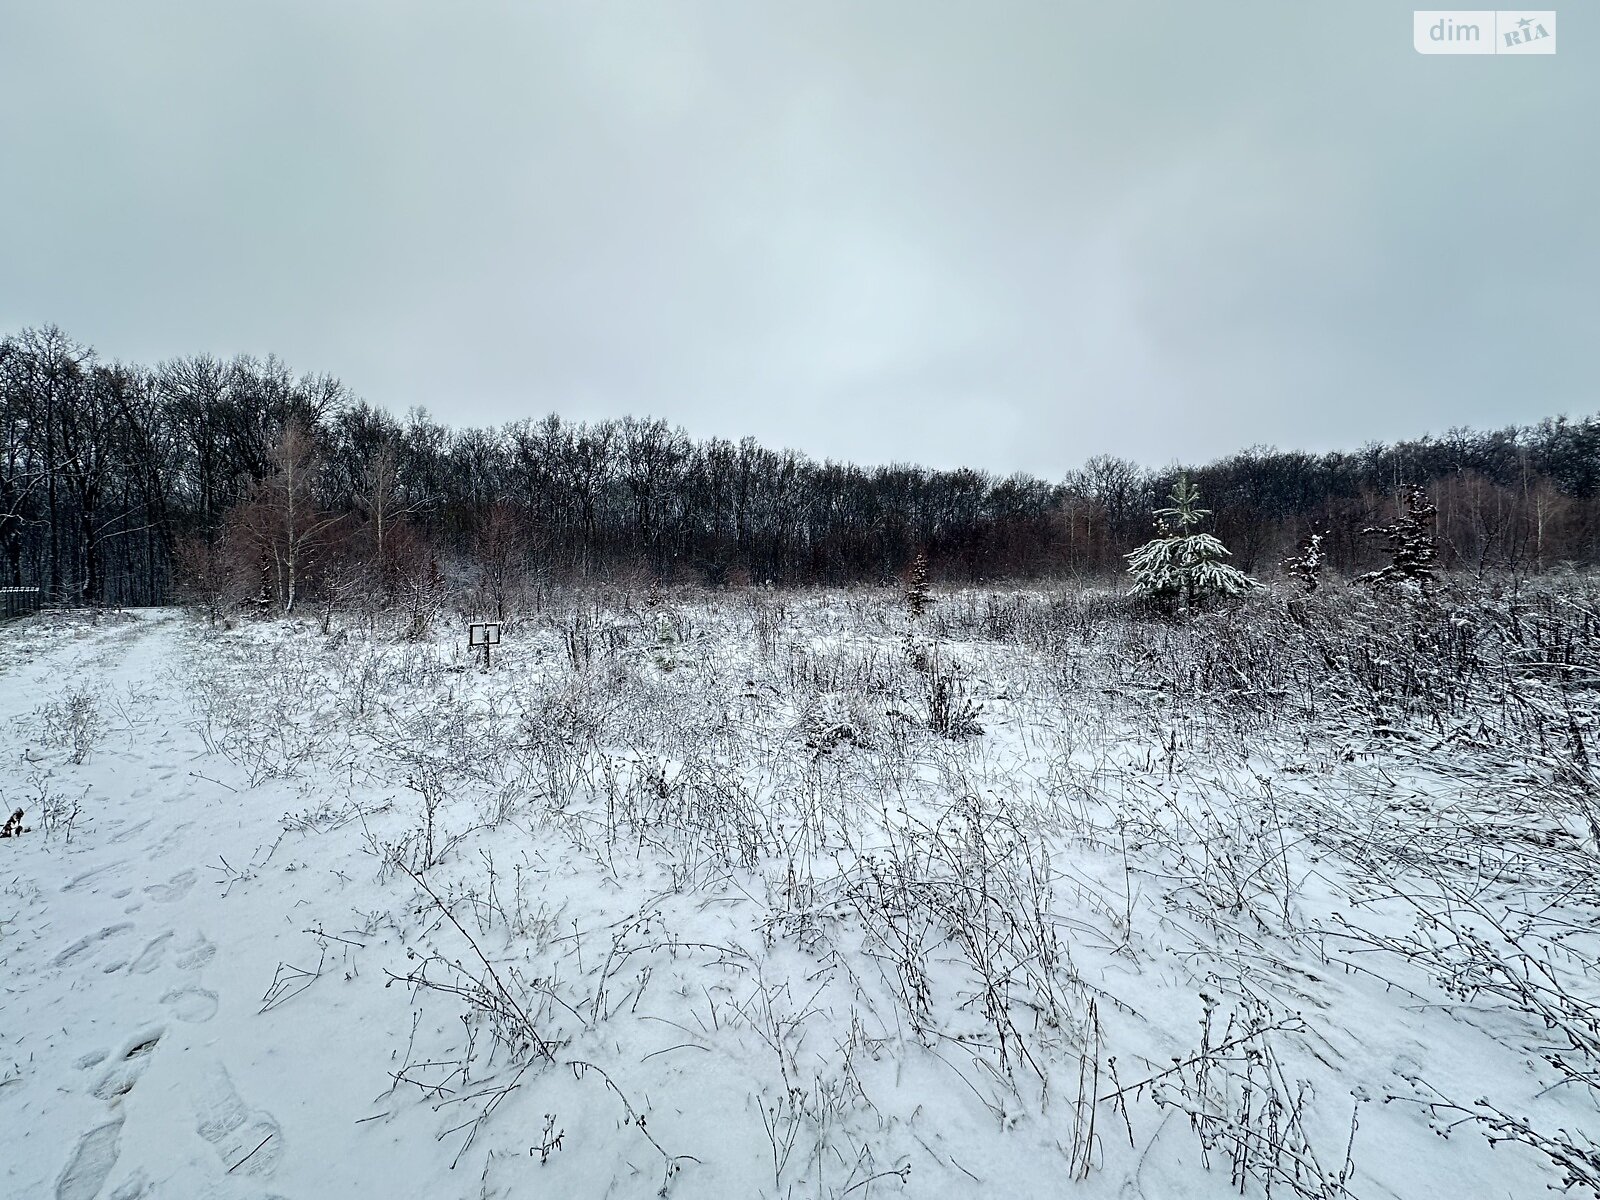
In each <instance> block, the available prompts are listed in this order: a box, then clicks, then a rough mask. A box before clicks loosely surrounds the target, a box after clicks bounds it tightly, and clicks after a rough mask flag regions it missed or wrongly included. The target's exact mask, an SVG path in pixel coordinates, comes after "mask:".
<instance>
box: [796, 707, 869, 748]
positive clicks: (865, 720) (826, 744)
mask: <svg viewBox="0 0 1600 1200" xmlns="http://www.w3.org/2000/svg"><path fill="white" fill-rule="evenodd" d="M871 724H872V714H871V713H869V712H868V711H867V710H866V706H865V705H864V704H862V703H861V702H860V699H859V698H858V697H854V696H851V695H848V694H845V693H842V692H821V693H818V694H817V695H816V696H814V697H813V698H812V700H811V702H810V703H809V704H807V705H806V706H805V709H804V710H803V711H802V713H801V715H800V727H801V730H802V732H803V733H804V736H805V744H806V747H807V749H810V750H814V751H816V753H817V754H819V755H821V754H826V753H828V751H830V750H832V749H834V748H835V747H836V746H841V745H850V746H867V745H870V744H871V736H870V734H869V730H870V728H871Z"/></svg>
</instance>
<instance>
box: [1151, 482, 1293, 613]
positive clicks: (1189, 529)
mask: <svg viewBox="0 0 1600 1200" xmlns="http://www.w3.org/2000/svg"><path fill="white" fill-rule="evenodd" d="M1210 515H1211V510H1210V509H1208V508H1201V507H1200V492H1199V490H1198V489H1196V488H1195V486H1194V485H1193V484H1192V483H1190V482H1189V477H1188V476H1187V475H1184V476H1180V477H1179V479H1178V482H1177V485H1176V486H1175V487H1174V488H1173V489H1172V494H1171V495H1169V496H1168V497H1167V506H1166V507H1165V508H1158V509H1156V511H1155V518H1156V536H1155V537H1154V538H1152V539H1150V541H1148V542H1146V543H1145V544H1144V545H1142V546H1140V547H1139V548H1138V549H1137V550H1135V551H1134V552H1133V553H1131V554H1129V555H1128V556H1127V558H1128V570H1129V571H1130V572H1131V573H1132V575H1133V594H1134V595H1135V596H1143V597H1147V598H1149V599H1153V600H1158V601H1160V602H1162V603H1166V604H1172V603H1175V604H1176V605H1177V606H1178V608H1179V610H1180V611H1184V612H1187V611H1188V610H1189V609H1191V608H1193V607H1194V606H1195V605H1197V604H1199V603H1202V602H1204V601H1206V600H1208V599H1211V598H1212V597H1216V596H1238V595H1242V594H1243V593H1245V592H1248V591H1250V590H1252V589H1253V588H1258V587H1260V586H1261V585H1260V584H1258V583H1257V582H1256V581H1255V580H1254V579H1251V578H1250V576H1248V575H1246V574H1245V573H1244V572H1243V571H1241V570H1239V568H1238V567H1234V566H1230V565H1228V564H1227V563H1225V562H1223V561H1222V560H1223V559H1225V558H1227V557H1228V548H1227V547H1226V546H1224V545H1223V544H1222V543H1221V542H1220V541H1218V540H1217V539H1216V538H1215V537H1213V536H1212V535H1211V534H1209V533H1196V532H1194V527H1195V526H1196V525H1198V524H1200V522H1201V521H1203V520H1205V518H1207V517H1209V516H1210Z"/></svg>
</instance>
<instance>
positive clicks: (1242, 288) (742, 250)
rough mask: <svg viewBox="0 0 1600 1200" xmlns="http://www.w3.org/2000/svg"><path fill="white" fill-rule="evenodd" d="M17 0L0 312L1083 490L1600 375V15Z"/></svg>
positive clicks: (142, 353) (1380, 9)
mask: <svg viewBox="0 0 1600 1200" xmlns="http://www.w3.org/2000/svg"><path fill="white" fill-rule="evenodd" d="M1558 11H1559V20H1560V25H1559V31H1558V36H1559V39H1560V50H1559V53H1558V54H1556V55H1555V56H1554V57H1539V58H1507V57H1423V56H1419V55H1417V54H1416V53H1415V52H1414V51H1413V49H1412V43H1411V7H1410V6H1405V7H1402V5H1400V4H1398V3H1391V2H1388V0H1325V2H1323V3H1307V2H1306V0H1270V2H1269V0H1229V2H1227V3H1215V4H1211V3H1205V2H1204V0H1107V2H1105V3H1097V4H1083V3H1077V2H1076V0H1070V2H1069V0H1053V2H1049V3H1036V4H1024V3H998V4H997V3H992V2H986V3H978V2H976V0H973V2H971V3H961V4H957V3H946V2H941V0H903V2H902V0H896V2H893V3H889V2H874V0H843V2H838V3H832V2H821V3H819V2H817V0H805V2H798V0H789V2H786V3H781V4H780V3H777V2H775V0H718V2H701V0H630V2H628V3H609V2H599V3H596V2H594V0H583V2H581V3H580V0H565V2H561V3H543V2H537V3H535V2H527V3H511V2H509V0H506V2H501V3H488V2H480V0H454V2H451V3H444V2H442V0H433V2H431V3H420V2H413V0H370V2H364V3H357V2H353V0H307V2H303V3H282V2H278V0H251V2H249V3H234V2H232V0H204V2H194V3H185V4H179V3H167V2H160V0H108V2H106V3H98V4H89V3H79V2H77V0H26V2H20V0H0V328H3V329H6V330H15V329H16V328H19V327H20V326H22V325H26V324H42V323H47V322H55V323H57V324H60V325H62V326H63V327H65V328H66V329H67V330H68V331H69V332H70V333H72V334H73V335H74V336H76V337H78V338H80V339H82V340H84V341H87V342H89V343H91V344H93V345H94V346H95V347H96V348H97V349H98V350H99V351H100V352H101V354H102V355H104V356H107V357H122V358H130V359H135V360H138V361H142V362H154V361H156V360H158V359H161V358H165V357H169V356H173V355H177V354H184V353H190V352H197V351H208V352H212V353H216V354H222V355H231V354H233V353H236V352H240V351H245V352H252V353H257V354H265V353H267V352H269V351H270V352H276V353H278V354H279V355H281V356H282V357H284V358H285V359H287V360H288V362H289V363H290V365H291V366H293V367H294V368H296V369H297V370H319V371H320V370H326V371H331V372H333V373H335V374H337V375H339V376H341V377H342V378H343V379H344V380H345V381H346V382H347V383H348V384H349V385H350V386H351V387H352V388H354V389H355V390H356V391H357V392H358V393H359V394H361V395H363V396H365V397H366V398H367V399H369V400H372V401H374V402H377V403H381V404H383V405H386V406H388V407H390V408H392V409H394V410H395V411H397V412H403V411H405V410H406V409H407V408H408V407H410V406H411V405H414V404H421V405H425V406H427V407H428V408H429V409H431V410H432V411H433V412H434V414H435V415H437V416H439V417H442V418H444V419H447V420H449V421H452V422H457V423H485V422H499V421H503V420H508V419H512V418H515V417H519V416H524V415H539V414H542V413H545V412H549V411H552V410H554V411H558V412H560V413H562V414H563V415H566V416H570V417H573V418H593V417H600V416H608V415H621V414H623V413H628V412H632V413H635V414H644V413H649V414H652V415H656V416H661V417H665V418H667V419H668V420H670V421H672V422H674V423H681V424H682V425H684V426H685V427H686V428H687V429H688V430H689V431H690V432H691V433H692V434H695V435H698V436H707V435H712V434H718V435H724V436H729V437H738V436H740V435H743V434H753V435H755V436H756V437H758V438H760V439H762V440H763V441H765V442H768V443H771V444H774V445H787V446H794V447H796V448H799V449H803V450H805V451H807V452H809V453H811V454H813V455H815V456H818V457H822V456H832V457H837V458H850V459H855V460H859V461H863V462H883V461H889V460H913V461H920V462H925V463H929V464H933V465H938V466H955V465H971V466H976V467H983V468H988V469H992V470H1000V471H1009V470H1015V469H1023V470H1030V471H1034V472H1037V473H1040V474H1043V475H1046V476H1052V477H1054V476H1059V475H1060V474H1061V472H1062V471H1063V470H1065V469H1066V468H1067V467H1069V466H1071V465H1074V464H1076V463H1078V462H1080V461H1081V460H1082V459H1083V458H1085V457H1086V456H1088V455H1090V454H1093V453H1097V452H1100V451H1111V452H1115V453H1121V454H1125V455H1128V456H1131V457H1134V458H1137V459H1140V460H1142V461H1145V462H1149V463H1164V462H1166V461H1169V460H1171V459H1172V458H1174V457H1183V458H1185V459H1200V458H1209V457H1212V456H1215V455H1218V454H1223V453H1227V452H1229V451H1231V450H1233V449H1237V448H1241V447H1243V446H1246V445H1250V444H1254V443H1275V444H1278V445H1281V446H1299V447H1307V448H1312V449H1326V448H1333V447H1337V446H1354V445H1358V444H1359V443H1361V442H1363V441H1366V440H1368V439H1371V438H1383V439H1390V438H1394V437H1399V436H1409V435H1413V434H1418V433H1421V432H1424V431H1427V430H1433V431H1439V430H1442V429H1444V428H1446V427H1449V426H1451V425H1458V424H1474V425H1501V424H1505V423H1510V422H1523V421H1528V420H1533V419H1536V418H1538V417H1540V416H1543V415H1546V414H1551V413H1556V412H1562V411H1565V412H1571V413H1575V414H1576V413H1580V412H1582V413H1587V412H1592V411H1595V410H1596V409H1600V388H1597V386H1596V384H1597V380H1600V368H1597V365H1596V359H1597V353H1596V342H1597V334H1600V207H1597V205H1600V200H1597V197H1600V134H1597V132H1596V129H1597V124H1600V120H1597V113H1600V13H1597V10H1596V6H1595V4H1594V3H1593V2H1592V0H1585V2H1584V3H1583V4H1582V5H1569V6H1568V7H1566V8H1563V9H1559V10H1558Z"/></svg>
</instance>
